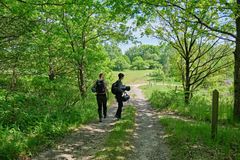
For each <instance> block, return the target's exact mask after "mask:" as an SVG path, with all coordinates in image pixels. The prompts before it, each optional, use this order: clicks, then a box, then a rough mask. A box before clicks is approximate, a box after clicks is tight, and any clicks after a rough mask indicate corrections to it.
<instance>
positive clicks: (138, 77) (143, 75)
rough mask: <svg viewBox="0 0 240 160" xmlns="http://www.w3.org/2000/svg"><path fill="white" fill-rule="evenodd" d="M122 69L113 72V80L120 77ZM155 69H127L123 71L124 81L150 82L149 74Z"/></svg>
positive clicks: (125, 82)
mask: <svg viewBox="0 0 240 160" xmlns="http://www.w3.org/2000/svg"><path fill="white" fill-rule="evenodd" d="M120 72H121V71H119V72H117V71H114V72H113V77H112V78H113V80H114V81H115V80H117V79H118V73H120ZM151 72H153V70H126V71H123V72H121V73H123V74H124V75H125V77H124V80H123V83H124V84H139V83H148V80H149V79H150V77H149V76H148V75H149V74H150V73H151Z"/></svg>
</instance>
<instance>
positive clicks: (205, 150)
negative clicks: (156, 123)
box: [160, 116, 240, 160]
mask: <svg viewBox="0 0 240 160" xmlns="http://www.w3.org/2000/svg"><path fill="white" fill-rule="evenodd" d="M160 123H161V124H162V125H164V127H165V129H166V132H167V133H168V135H169V136H168V138H167V142H168V143H169V146H170V149H171V150H172V159H173V160H179V159H182V160H189V159H192V160H200V159H201V160H240V152H239V151H240V145H239V144H240V140H239V138H238V137H239V135H240V130H239V129H236V128H235V129H234V128H231V127H228V128H227V127H219V129H218V135H217V138H216V140H212V139H211V135H210V133H211V128H210V125H209V124H208V123H205V122H190V121H184V120H180V119H175V118H167V117H164V116H163V117H162V118H161V119H160Z"/></svg>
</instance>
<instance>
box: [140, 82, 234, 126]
mask: <svg viewBox="0 0 240 160" xmlns="http://www.w3.org/2000/svg"><path fill="white" fill-rule="evenodd" d="M176 85H177V84H176V83H175V84H167V83H166V84H164V85H162V84H158V85H154V86H149V85H146V86H142V87H141V88H142V89H143V92H144V94H145V96H146V97H147V98H148V99H149V101H150V103H151V105H152V106H153V107H154V108H156V109H159V110H165V111H166V110H167V111H171V112H175V113H176V114H178V115H182V116H186V117H188V118H193V119H195V120H200V121H210V120H211V108H212V102H211V98H212V96H211V91H208V90H204V89H202V90H200V91H197V92H195V93H194V97H193V98H192V100H191V101H190V104H189V105H186V104H185V103H184V95H183V92H182V88H181V86H179V85H178V86H177V90H176V88H175V87H176ZM232 104H233V101H232V97H229V96H225V93H224V94H223V93H220V99H219V120H220V121H221V123H223V124H225V123H233V115H232V111H233V109H232Z"/></svg>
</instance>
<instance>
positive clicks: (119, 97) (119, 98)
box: [115, 73, 124, 120]
mask: <svg viewBox="0 0 240 160" xmlns="http://www.w3.org/2000/svg"><path fill="white" fill-rule="evenodd" d="M123 78H124V74H123V73H119V74H118V80H117V82H116V86H117V93H116V96H115V97H116V100H117V103H118V109H117V112H116V114H115V118H117V119H118V120H119V119H121V114H122V107H123V100H122V95H123V90H122V89H121V87H122V85H123V84H122V80H123Z"/></svg>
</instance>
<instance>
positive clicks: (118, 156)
mask: <svg viewBox="0 0 240 160" xmlns="http://www.w3.org/2000/svg"><path fill="white" fill-rule="evenodd" d="M135 113H136V109H135V108H134V107H132V106H128V107H126V108H125V109H124V111H123V118H122V119H121V120H120V121H118V122H117V123H116V124H115V126H114V128H113V129H112V130H111V131H110V133H109V135H108V137H107V139H106V141H105V145H104V146H105V148H104V149H103V150H101V151H99V152H97V153H96V157H95V158H96V159H98V160H123V159H125V154H126V152H127V151H130V150H131V149H132V146H131V145H130V142H129V137H130V136H131V135H132V134H133V131H134V124H135Z"/></svg>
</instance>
